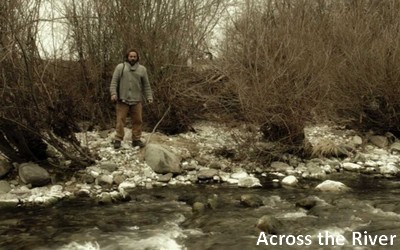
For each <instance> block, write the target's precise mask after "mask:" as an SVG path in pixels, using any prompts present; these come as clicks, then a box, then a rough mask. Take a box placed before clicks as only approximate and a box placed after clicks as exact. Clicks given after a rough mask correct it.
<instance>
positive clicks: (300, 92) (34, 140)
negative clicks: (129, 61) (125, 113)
mask: <svg viewBox="0 0 400 250" xmlns="http://www.w3.org/2000/svg"><path fill="white" fill-rule="evenodd" d="M229 2H230V1H222V0H206V1H168V0H151V1H144V0H140V1H127V0H116V1H108V0H97V1H94V0H88V1H83V2H82V1H75V0H71V1H64V2H63V4H62V6H56V5H53V6H52V7H53V8H54V9H57V13H58V14H59V15H61V16H60V17H57V18H54V19H50V20H47V21H50V22H52V23H54V22H56V21H61V22H62V23H63V24H64V25H65V27H66V30H67V31H66V32H67V33H68V37H67V40H66V42H65V44H64V48H63V49H64V52H63V53H60V54H58V53H59V52H57V51H54V53H53V54H50V55H46V56H45V57H43V53H41V52H42V51H43V48H40V45H41V43H40V40H39V36H38V29H39V24H40V23H41V21H40V18H41V17H40V15H39V10H40V7H41V4H42V3H43V2H41V1H33V0H15V1H2V2H1V3H0V20H1V22H0V65H1V75H0V83H1V85H0V95H1V96H0V98H1V107H0V114H1V119H0V151H1V152H2V154H3V155H5V156H6V157H7V158H9V159H11V160H13V161H25V160H42V159H43V158H46V157H45V155H44V153H45V151H46V145H50V146H51V147H54V148H56V149H57V150H58V151H59V152H61V153H62V154H63V155H64V157H66V158H67V159H73V160H74V162H75V163H76V164H77V165H85V164H87V163H90V162H92V161H93V158H94V156H93V155H91V154H90V153H89V152H86V150H85V149H83V148H82V147H81V146H80V145H79V143H78V142H77V140H76V139H75V136H74V132H76V131H78V130H82V129H84V130H85V129H90V128H93V127H94V126H98V127H99V128H110V127H112V126H113V122H114V114H113V112H114V110H113V105H112V104H111V103H110V102H109V91H108V88H109V83H110V78H111V74H112V71H113V69H114V67H115V66H116V64H117V63H119V62H121V61H122V60H123V54H124V52H125V51H126V49H128V48H132V47H133V48H137V49H138V50H139V51H140V54H141V61H142V63H143V64H144V65H145V66H146V67H147V68H148V71H149V76H150V80H151V84H152V87H153V90H154V94H155V103H154V104H152V105H148V106H145V112H146V121H147V125H148V128H149V129H151V128H154V126H155V125H156V124H158V129H159V130H161V131H163V132H166V133H168V134H173V133H179V132H183V131H187V130H189V129H191V124H192V123H193V122H194V121H195V120H196V119H199V118H201V119H203V118H205V117H219V118H221V117H224V118H225V119H226V117H229V119H232V120H233V119H234V120H239V121H245V122H249V123H253V124H257V125H258V126H259V127H260V128H261V132H262V133H263V134H264V137H265V139H267V140H273V141H280V142H282V143H283V144H285V145H288V146H290V147H289V148H291V149H296V148H297V149H299V148H300V147H302V145H303V138H304V134H303V133H304V132H303V129H304V126H305V125H306V124H308V123H309V122H315V121H324V120H331V121H334V122H340V123H344V124H347V125H350V126H352V127H353V128H357V129H372V130H375V131H377V132H392V133H393V134H395V135H398V134H399V125H398V124H400V122H399V119H400V116H399V109H400V101H399V100H400V99H399V98H398V96H399V94H400V85H399V80H400V73H399V72H400V71H399V70H398V68H400V60H399V59H400V50H399V48H400V39H399V38H400V29H399V27H400V16H399V15H398V13H399V11H400V3H399V2H398V1H396V0H382V1H375V0H368V1H346V0H339V1H332V0H319V1H307V0H291V1H289V0H278V1H272V0H259V1H258V0H251V1H250V0H244V1H243V3H242V4H237V8H236V10H237V11H236V12H235V13H234V14H232V13H231V14H230V15H228V17H229V18H228V19H227V22H226V23H227V25H226V26H225V27H223V30H224V39H223V41H221V43H220V48H221V51H219V54H218V58H217V59H215V60H209V59H206V55H208V54H209V52H210V51H209V47H208V46H209V37H210V35H211V34H212V31H213V29H214V27H215V25H216V24H217V22H218V21H219V20H220V17H221V16H222V14H223V13H224V11H225V9H226V7H227V3H229ZM42 21H43V20H42ZM189 61H190V62H192V64H191V65H190V64H189V65H188V62H189ZM209 114H212V115H211V116H209ZM162 117H164V118H163V121H162V122H161V123H159V121H160V119H161V118H162ZM82 121H84V122H86V123H85V124H88V125H87V126H85V127H82V126H78V124H81V122H82ZM282 148H284V147H282ZM286 149H287V147H286ZM85 162H86V163H85Z"/></svg>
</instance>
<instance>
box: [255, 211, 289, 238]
mask: <svg viewBox="0 0 400 250" xmlns="http://www.w3.org/2000/svg"><path fill="white" fill-rule="evenodd" d="M256 227H257V228H258V229H260V230H261V231H263V232H265V233H267V234H281V233H282V228H283V224H282V222H281V221H280V220H278V219H276V218H275V217H272V216H270V215H264V216H263V217H261V218H260V219H258V221H257V224H256Z"/></svg>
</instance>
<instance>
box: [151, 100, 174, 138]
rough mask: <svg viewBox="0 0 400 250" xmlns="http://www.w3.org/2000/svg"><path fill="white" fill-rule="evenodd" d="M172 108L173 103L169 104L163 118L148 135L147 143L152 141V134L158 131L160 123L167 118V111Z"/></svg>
mask: <svg viewBox="0 0 400 250" xmlns="http://www.w3.org/2000/svg"><path fill="white" fill-rule="evenodd" d="M170 109H171V105H169V106H168V108H167V110H166V111H165V112H164V114H163V116H162V117H161V119H160V120H159V121H158V122H157V124H156V125H155V126H154V128H153V130H152V131H151V133H150V135H149V136H148V138H147V140H146V143H145V144H146V145H147V144H149V143H150V139H151V136H152V135H153V134H154V132H155V131H156V129H157V127H158V125H160V123H161V122H162V120H163V119H164V118H165V116H166V115H167V113H168V112H169V110H170Z"/></svg>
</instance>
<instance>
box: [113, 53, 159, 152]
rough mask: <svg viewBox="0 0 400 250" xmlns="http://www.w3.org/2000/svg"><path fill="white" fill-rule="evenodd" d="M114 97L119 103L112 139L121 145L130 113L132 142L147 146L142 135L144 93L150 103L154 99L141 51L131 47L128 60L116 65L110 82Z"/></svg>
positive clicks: (136, 144) (116, 146)
mask: <svg viewBox="0 0 400 250" xmlns="http://www.w3.org/2000/svg"><path fill="white" fill-rule="evenodd" d="M110 92H111V101H113V102H115V103H116V113H117V125H116V135H115V139H114V141H113V144H114V148H115V149H118V148H120V147H121V141H122V140H123V139H124V127H125V123H126V118H127V116H128V114H130V117H131V120H132V146H133V147H137V146H139V147H144V143H143V142H142V141H141V140H140V137H141V135H142V123H143V121H142V103H143V97H144V98H145V99H146V101H147V102H148V103H152V102H153V94H152V90H151V86H150V83H149V78H148V76H147V70H146V68H145V67H144V66H143V65H141V64H139V53H138V52H137V51H136V50H133V49H132V50H129V51H128V52H127V53H126V59H125V62H123V63H120V64H118V65H117V67H115V70H114V74H113V77H112V80H111V85H110Z"/></svg>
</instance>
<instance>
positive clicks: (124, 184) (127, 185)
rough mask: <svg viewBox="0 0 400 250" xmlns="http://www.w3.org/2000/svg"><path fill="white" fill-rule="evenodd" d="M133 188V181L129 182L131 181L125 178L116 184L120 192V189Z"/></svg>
mask: <svg viewBox="0 0 400 250" xmlns="http://www.w3.org/2000/svg"><path fill="white" fill-rule="evenodd" d="M134 188H136V184H135V183H134V182H131V181H128V180H125V181H124V182H122V183H121V184H119V186H118V190H119V191H120V192H122V191H121V190H124V191H129V190H132V189H134Z"/></svg>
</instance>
